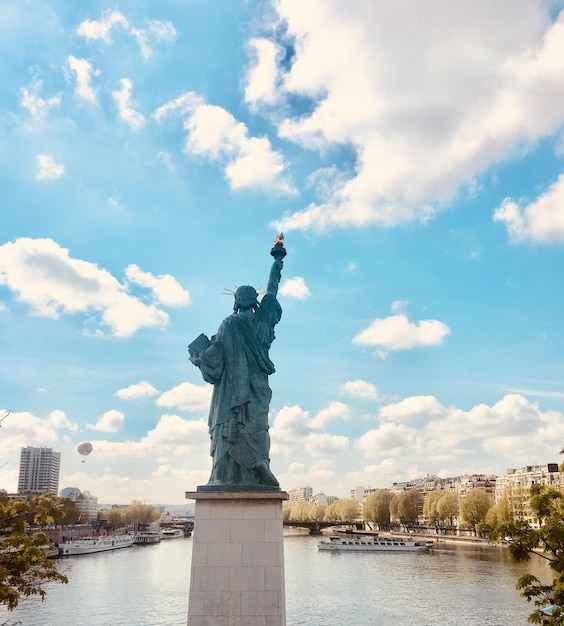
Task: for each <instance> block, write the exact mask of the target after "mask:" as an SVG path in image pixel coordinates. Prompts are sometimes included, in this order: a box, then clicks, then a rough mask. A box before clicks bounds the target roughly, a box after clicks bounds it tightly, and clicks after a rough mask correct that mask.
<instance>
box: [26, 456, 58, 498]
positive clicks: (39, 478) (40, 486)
mask: <svg viewBox="0 0 564 626" xmlns="http://www.w3.org/2000/svg"><path fill="white" fill-rule="evenodd" d="M60 467H61V453H60V452H53V449H52V448H32V447H31V446H27V447H26V448H22V451H21V456H20V477H19V479H18V494H24V493H30V492H31V493H45V492H47V491H51V492H52V493H54V494H55V495H57V492H58V491H59V469H60Z"/></svg>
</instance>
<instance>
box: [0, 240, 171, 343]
mask: <svg viewBox="0 0 564 626" xmlns="http://www.w3.org/2000/svg"><path fill="white" fill-rule="evenodd" d="M0 285H6V286H7V287H8V288H9V289H10V290H11V291H13V292H15V293H16V294H17V295H18V298H19V299H20V300H21V301H23V302H26V303H27V304H28V305H30V306H31V307H32V309H33V312H34V313H35V314H36V315H41V316H43V317H50V318H51V319H57V318H58V317H59V316H60V315H61V314H71V313H74V314H76V313H83V314H86V315H88V316H89V317H90V320H89V323H93V324H94V325H95V326H97V327H98V326H102V327H106V328H109V330H110V332H111V333H112V334H113V335H115V336H117V337H129V336H131V335H132V334H134V333H135V332H136V331H138V330H139V329H140V328H143V327H150V326H164V325H165V324H166V323H167V321H168V315H167V314H166V313H165V312H164V311H162V310H160V309H159V308H157V307H156V306H155V305H154V304H146V303H145V302H143V301H141V300H139V299H137V298H134V297H133V296H131V295H129V294H128V293H127V290H126V288H125V287H124V286H123V285H121V284H120V283H119V282H118V281H117V280H116V279H115V278H114V277H113V276H112V275H111V274H110V273H109V272H108V271H106V270H104V269H100V268H99V267H98V266H97V265H96V264H95V263H90V262H88V261H83V260H81V259H74V258H72V257H70V256H69V251H68V250H67V249H66V248H61V247H60V246H59V245H58V244H57V243H56V242H54V241H53V240H52V239H30V238H21V239H17V240H16V241H14V242H8V243H6V244H4V245H3V246H0ZM98 316H100V317H101V319H98Z"/></svg>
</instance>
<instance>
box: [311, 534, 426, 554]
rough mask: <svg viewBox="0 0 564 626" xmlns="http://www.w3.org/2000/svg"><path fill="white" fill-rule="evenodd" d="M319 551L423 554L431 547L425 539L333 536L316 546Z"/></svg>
mask: <svg viewBox="0 0 564 626" xmlns="http://www.w3.org/2000/svg"><path fill="white" fill-rule="evenodd" d="M317 545H318V548H319V549H320V550H335V551H337V550H342V551H351V552H352V551H356V552H400V551H401V552H424V551H426V550H430V549H431V548H432V547H433V545H434V544H433V542H432V541H430V540H427V539H421V540H412V539H401V538H399V537H351V538H341V537H337V536H335V535H332V536H330V537H329V539H328V540H326V539H322V540H321V541H320V542H319V543H318V544H317Z"/></svg>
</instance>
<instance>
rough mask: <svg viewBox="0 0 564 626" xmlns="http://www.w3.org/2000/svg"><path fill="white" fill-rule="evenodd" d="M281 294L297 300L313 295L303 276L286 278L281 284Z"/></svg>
mask: <svg viewBox="0 0 564 626" xmlns="http://www.w3.org/2000/svg"><path fill="white" fill-rule="evenodd" d="M279 291H280V294H281V295H283V296H286V297H288V298H296V299H297V300H305V298H309V296H310V295H311V292H310V290H309V289H308V287H307V285H306V283H305V280H304V279H303V278H302V277H301V276H296V277H294V278H288V279H286V280H285V281H284V282H283V283H282V285H280V290H279Z"/></svg>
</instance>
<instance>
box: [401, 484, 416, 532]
mask: <svg viewBox="0 0 564 626" xmlns="http://www.w3.org/2000/svg"><path fill="white" fill-rule="evenodd" d="M421 502H422V497H421V493H420V492H419V489H409V490H408V491H404V492H403V493H400V495H399V496H398V500H397V512H398V517H399V521H400V522H401V523H402V524H403V525H404V526H416V525H417V520H418V518H419V510H420V508H421Z"/></svg>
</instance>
